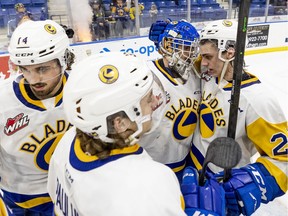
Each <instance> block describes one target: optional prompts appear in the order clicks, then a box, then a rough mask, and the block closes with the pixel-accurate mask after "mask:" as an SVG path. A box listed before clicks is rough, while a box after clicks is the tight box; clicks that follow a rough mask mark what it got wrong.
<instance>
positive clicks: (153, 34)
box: [149, 19, 174, 49]
mask: <svg viewBox="0 0 288 216" xmlns="http://www.w3.org/2000/svg"><path fill="white" fill-rule="evenodd" d="M173 26H174V24H173V23H172V22H171V20H170V19H167V20H165V21H163V20H158V21H156V22H155V23H152V25H151V27H150V30H149V40H151V41H153V42H154V44H155V46H156V48H157V49H158V48H159V42H160V41H159V36H160V35H161V34H163V32H164V31H165V30H169V29H171V28H172V27H173Z"/></svg>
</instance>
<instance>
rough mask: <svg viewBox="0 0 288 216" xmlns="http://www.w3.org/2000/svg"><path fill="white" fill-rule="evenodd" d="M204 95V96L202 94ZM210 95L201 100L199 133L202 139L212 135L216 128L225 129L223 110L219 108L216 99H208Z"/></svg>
mask: <svg viewBox="0 0 288 216" xmlns="http://www.w3.org/2000/svg"><path fill="white" fill-rule="evenodd" d="M203 95H204V94H203ZM210 96H211V95H208V96H207V97H205V96H204V97H203V98H202V103H201V105H200V109H199V112H200V116H199V122H200V132H201V136H202V137H203V138H209V137H211V136H213V135H214V133H215V130H216V127H225V126H226V120H225V119H224V112H223V109H222V108H221V107H220V106H219V101H218V99H217V98H213V99H211V98H210Z"/></svg>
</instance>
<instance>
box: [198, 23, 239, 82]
mask: <svg viewBox="0 0 288 216" xmlns="http://www.w3.org/2000/svg"><path fill="white" fill-rule="evenodd" d="M237 28H238V22H237V21H234V20H216V21H213V22H210V23H208V25H207V26H205V27H204V28H203V29H202V30H201V33H200V45H201V42H203V41H205V40H216V41H217V44H216V45H217V47H218V49H219V53H218V58H219V59H220V60H221V61H223V62H224V65H223V68H222V71H221V75H220V78H219V85H220V81H221V80H222V79H223V77H224V75H225V73H226V70H227V67H228V64H229V63H230V62H232V61H233V60H234V58H235V57H233V58H231V59H224V58H222V55H221V54H222V52H224V51H227V50H228V49H229V48H231V47H233V48H234V49H235V46H236V39H237ZM212 42H213V41H212ZM201 77H202V78H204V80H207V81H208V80H210V78H211V77H210V75H208V74H206V73H202V74H201Z"/></svg>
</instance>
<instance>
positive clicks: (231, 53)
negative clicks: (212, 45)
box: [226, 47, 235, 59]
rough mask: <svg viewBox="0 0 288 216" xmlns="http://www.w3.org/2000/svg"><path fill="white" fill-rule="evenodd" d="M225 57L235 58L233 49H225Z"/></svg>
mask: <svg viewBox="0 0 288 216" xmlns="http://www.w3.org/2000/svg"><path fill="white" fill-rule="evenodd" d="M226 55H227V59H231V58H233V57H235V48H234V47H229V48H228V49H227V52H226Z"/></svg>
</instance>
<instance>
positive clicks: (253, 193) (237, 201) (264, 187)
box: [216, 163, 283, 215]
mask: <svg viewBox="0 0 288 216" xmlns="http://www.w3.org/2000/svg"><path fill="white" fill-rule="evenodd" d="M219 174H220V175H221V174H222V173H219ZM219 174H216V176H218V175H219ZM223 188H224V190H225V197H226V208H227V214H228V215H239V214H240V213H242V214H243V215H251V214H252V213H253V212H255V211H256V209H257V208H259V206H260V204H261V202H263V203H268V202H269V201H271V200H273V199H274V198H275V197H278V196H281V195H283V192H282V191H281V190H280V188H279V186H278V184H277V183H276V181H275V178H274V177H273V176H271V175H270V173H269V172H268V171H267V169H266V168H265V167H264V166H263V165H262V164H261V163H254V164H249V165H247V166H245V167H242V168H240V169H232V177H231V178H230V179H229V180H228V181H227V182H224V183H223Z"/></svg>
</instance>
